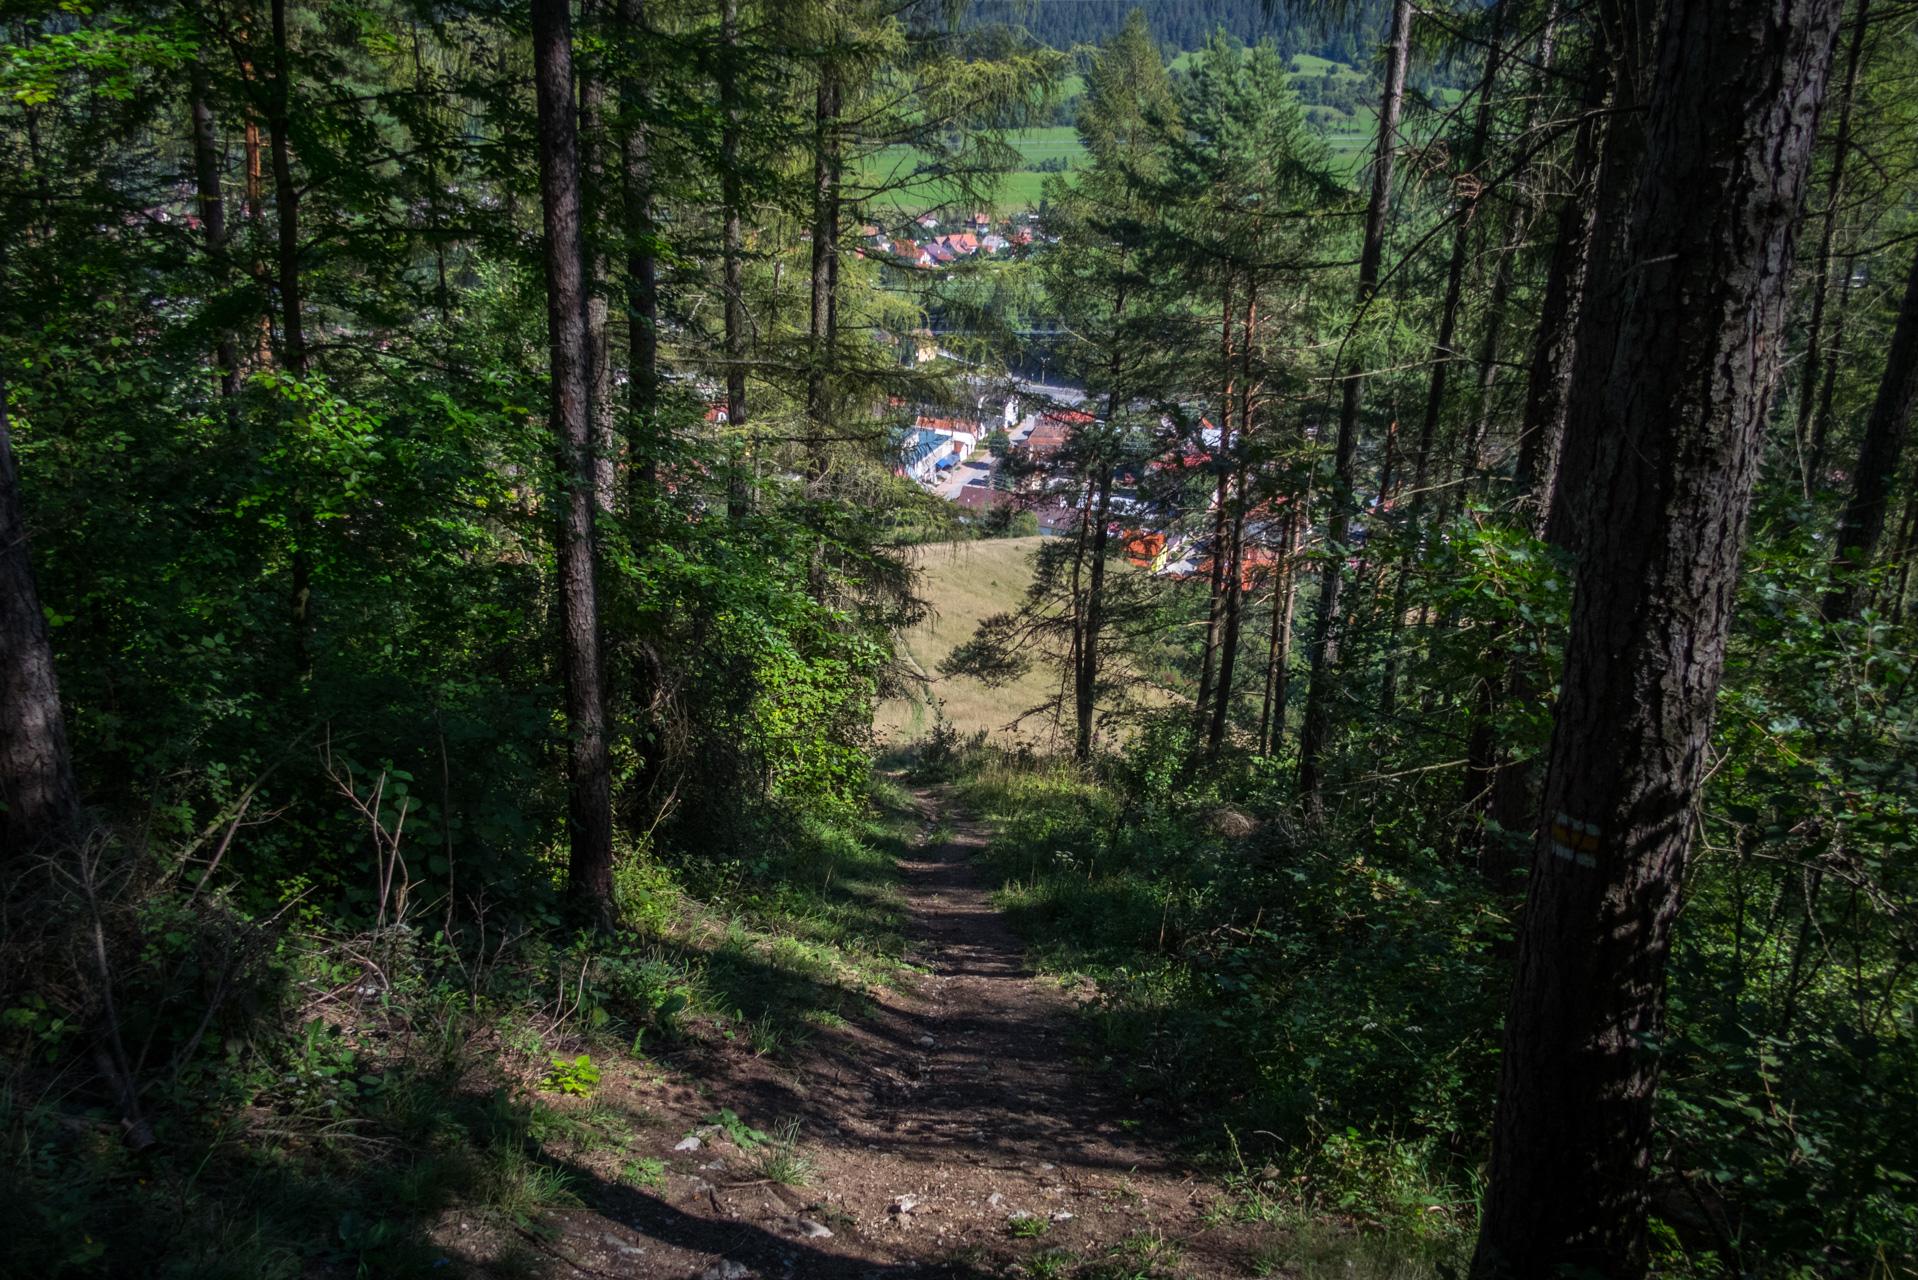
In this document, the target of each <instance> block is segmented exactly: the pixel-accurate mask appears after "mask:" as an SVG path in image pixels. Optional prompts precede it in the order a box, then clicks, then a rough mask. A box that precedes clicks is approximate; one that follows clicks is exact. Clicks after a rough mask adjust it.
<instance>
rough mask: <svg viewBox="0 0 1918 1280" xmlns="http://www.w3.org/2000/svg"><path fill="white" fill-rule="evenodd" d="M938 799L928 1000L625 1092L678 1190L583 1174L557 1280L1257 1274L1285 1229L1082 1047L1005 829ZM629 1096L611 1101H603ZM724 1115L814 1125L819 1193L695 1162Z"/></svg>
mask: <svg viewBox="0 0 1918 1280" xmlns="http://www.w3.org/2000/svg"><path fill="white" fill-rule="evenodd" d="M916 798H917V801H918V805H919V809H920V813H921V817H922V826H921V829H920V832H919V835H918V837H917V839H916V841H915V844H914V849H913V855H912V856H911V858H910V859H909V860H902V862H901V864H900V867H901V871H902V874H903V888H904V890H905V892H906V894H907V896H908V901H909V903H910V911H911V935H910V949H909V956H910V958H911V959H912V961H913V962H914V964H915V965H917V966H919V967H921V968H923V969H924V970H925V971H926V973H925V976H924V977H923V978H922V979H921V980H920V982H919V984H918V989H917V990H916V991H907V992H896V993H887V994H885V995H884V996H881V997H879V999H878V1005H879V1007H878V1008H877V1009H876V1010H875V1013H874V1016H872V1017H869V1018H863V1019H860V1020H859V1021H858V1022H857V1023H856V1024H851V1025H848V1027H846V1028H845V1029H843V1030H842V1031H839V1032H836V1033H835V1034H834V1036H833V1037H832V1042H831V1043H830V1044H825V1043H820V1044H818V1045H816V1046H814V1048H813V1049H812V1050H811V1051H810V1052H809V1053H808V1054H807V1055H806V1057H805V1059H804V1060H803V1061H802V1062H799V1063H797V1064H795V1065H794V1066H791V1067H788V1068H786V1069H777V1068H769V1067H768V1066H767V1065H766V1060H765V1059H755V1058H750V1057H746V1056H745V1055H743V1054H737V1053H735V1054H730V1055H728V1054H717V1055H712V1056H709V1057H707V1058H706V1059H704V1060H702V1061H700V1062H698V1063H697V1064H687V1066H688V1067H690V1068H691V1069H690V1070H686V1069H682V1070H681V1072H680V1073H679V1074H677V1075H676V1076H672V1077H668V1078H665V1079H660V1080H656V1081H644V1082H640V1083H638V1084H637V1085H636V1086H635V1087H634V1088H632V1090H631V1091H630V1093H629V1094H626V1096H627V1097H629V1098H630V1101H631V1103H633V1104H636V1105H637V1106H639V1107H643V1108H645V1109H647V1110H649V1111H651V1112H652V1113H653V1114H654V1115H655V1116H657V1117H659V1118H661V1119H663V1120H664V1122H665V1123H663V1124H656V1127H655V1128H654V1129H653V1130H652V1131H651V1133H642V1134H641V1135H640V1137H639V1138H638V1139H637V1140H636V1141H635V1143H634V1144H633V1146H632V1148H631V1149H629V1150H628V1151H626V1152H624V1153H622V1154H621V1157H620V1158H631V1157H632V1156H635V1155H642V1154H656V1155H657V1156H658V1158H661V1159H664V1160H665V1161H666V1163H667V1166H668V1169H669V1171H668V1172H666V1173H665V1174H664V1176H663V1179H662V1182H663V1185H660V1186H654V1187H646V1188H640V1187H632V1186H626V1185H620V1184H619V1183H618V1182H617V1181H615V1180H614V1178H613V1177H611V1176H609V1175H608V1174H607V1173H602V1172H600V1170H598V1169H584V1168H580V1169H576V1170H575V1171H574V1172H575V1173H576V1175H578V1174H584V1173H591V1174H592V1175H593V1181H594V1183H595V1184H596V1185H595V1186H593V1187H591V1188H587V1187H585V1186H577V1184H576V1186H577V1189H578V1190H579V1191H580V1193H581V1196H582V1199H583V1200H584V1201H585V1202H586V1203H587V1204H588V1205H591V1206H593V1207H592V1208H590V1209H577V1210H557V1211H554V1212H552V1213H550V1214H547V1215H543V1217H542V1218H541V1219H539V1220H538V1221H536V1222H535V1223H533V1224H532V1225H531V1228H530V1229H529V1230H524V1231H521V1232H520V1233H519V1234H520V1235H521V1236H522V1237H523V1239H524V1241H526V1242H530V1244H531V1245H532V1246H533V1248H534V1249H535V1250H536V1252H537V1254H539V1255H541V1257H540V1261H539V1263H538V1265H537V1266H536V1268H535V1273H536V1274H538V1275H541V1276H549V1277H560V1276H577V1275H589V1276H616V1277H635V1278H639V1277H644V1278H647V1280H652V1278H654V1277H657V1278H659V1280H700V1278H704V1280H747V1278H748V1277H766V1278H768V1280H785V1278H787V1277H795V1278H797V1277H813V1276H819V1277H844V1278H845V1280H877V1277H880V1276H888V1275H901V1276H904V1275H914V1276H927V1277H931V1276H942V1275H952V1276H987V1275H1021V1274H1032V1273H1033V1272H1034V1271H1035V1270H1036V1271H1038V1272H1039V1273H1040V1274H1057V1275H1064V1274H1070V1271H1071V1268H1072V1267H1073V1266H1074V1265H1075V1264H1098V1263H1103V1264H1106V1265H1107V1266H1109V1267H1111V1269H1110V1270H1109V1271H1101V1272H1100V1274H1107V1275H1115V1276H1125V1277H1131V1276H1181V1277H1193V1278H1194V1280H1199V1278H1203V1277H1214V1276H1221V1277H1222V1276H1237V1275H1247V1274H1251V1271H1250V1267H1249V1265H1248V1262H1249V1258H1248V1255H1249V1252H1250V1250H1251V1249H1252V1248H1253V1247H1255V1246H1256V1244H1257V1243H1258V1241H1259V1239H1260V1238H1261V1234H1262V1233H1260V1232H1259V1230H1258V1229H1257V1228H1255V1227H1249V1226H1243V1225H1235V1224H1232V1223H1230V1222H1226V1221H1223V1220H1221V1219H1222V1217H1223V1215H1222V1214H1221V1213H1220V1211H1221V1210H1223V1209H1224V1208H1225V1207H1226V1205H1225V1202H1224V1201H1223V1200H1222V1199H1221V1198H1220V1192H1219V1191H1218V1189H1217V1188H1216V1187H1215V1186H1212V1185H1210V1184H1208V1183H1207V1181H1206V1180H1205V1179H1204V1178H1202V1177H1200V1176H1198V1175H1197V1174H1196V1173H1194V1172H1193V1171H1192V1170H1191V1169H1190V1168H1189V1167H1187V1166H1185V1165H1182V1164H1180V1163H1179V1156H1178V1150H1177V1140H1178V1137H1179V1134H1178V1133H1177V1132H1158V1133H1155V1132H1154V1125H1153V1123H1152V1122H1151V1121H1149V1120H1146V1121H1141V1120H1137V1119H1134V1118H1133V1117H1132V1115H1131V1114H1130V1113H1131V1111H1132V1110H1133V1109H1132V1108H1130V1107H1128V1106H1127V1105H1126V1099H1125V1098H1124V1096H1123V1095H1122V1094H1121V1093H1120V1092H1119V1090H1118V1087H1117V1084H1116V1082H1114V1081H1113V1080H1111V1079H1110V1078H1109V1077H1110V1074H1111V1073H1110V1072H1109V1071H1101V1070H1098V1069H1095V1068H1094V1067H1093V1066H1092V1065H1090V1064H1089V1063H1087V1062H1085V1061H1083V1060H1080V1059H1078V1058H1076V1057H1075V1054H1074V1049H1073V1044H1074V1038H1075V1036H1074V1028H1073V1019H1074V1007H1073V1002H1072V999H1071V996H1070V995H1069V993H1067V992H1065V991H1063V990H1061V988H1060V986H1059V984H1058V983H1057V982H1054V981H1050V980H1047V979H1043V978H1040V977H1037V976H1034V975H1033V974H1032V973H1031V972H1030V971H1029V970H1028V969H1027V968H1026V966H1025V963H1024V947H1023V944H1022V943H1021V942H1020V940H1019V939H1018V938H1017V937H1016V936H1015V935H1014V934H1013V933H1012V932H1011V931H1010V929H1008V928H1007V926H1006V923H1005V921H1004V919H1003V918H1002V917H1001V915H1000V914H999V912H998V911H997V910H996V909H995V908H994V907H993V906H992V902H991V890H990V888H989V887H988V884H987V878H986V876H985V875H984V874H983V873H982V872H981V871H980V869H979V868H978V867H976V866H975V865H974V860H975V858H976V857H977V856H978V855H979V854H980V852H981V851H982V850H983V849H984V848H985V846H986V843H987V834H986V832H985V831H984V830H983V829H982V828H981V827H980V826H978V825H977V824H975V823H973V822H971V821H968V820H967V819H965V818H964V817H963V816H960V815H958V814H957V813H956V811H955V810H954V809H953V807H952V804H951V801H950V800H949V799H948V798H947V797H946V795H945V794H944V793H943V791H942V789H939V788H929V789H922V790H921V791H919V792H917V793H916ZM942 830H943V831H949V832H950V833H951V834H950V835H949V836H947V837H945V838H940V839H935V833H936V832H940V831H942ZM823 1039H824V1038H823V1037H822V1040H823ZM620 1100H621V1098H620V1091H616V1090H608V1091H605V1092H603V1093H602V1095H601V1098H600V1100H599V1104H600V1105H601V1106H607V1105H618V1103H619V1101H620ZM721 1108H729V1109H731V1110H733V1111H735V1112H737V1113H738V1114H739V1115H740V1116H741V1117H743V1118H744V1119H746V1120H747V1121H749V1122H751V1123H754V1124H758V1125H760V1126H762V1127H765V1128H770V1127H771V1126H772V1124H773V1123H774V1122H775V1121H776V1120H778V1119H781V1118H784V1117H793V1118H797V1119H799V1120H800V1122H801V1124H802V1126H803V1130H802V1132H803V1134H804V1148H805V1150H806V1153H807V1154H808V1155H810V1156H811V1158H812V1159H813V1161H814V1164H815V1169H814V1172H813V1173H812V1175H811V1176H810V1177H809V1178H808V1179H807V1181H806V1183H805V1185H803V1186H801V1187H793V1186H783V1185H778V1184H776V1183H771V1182H768V1181H766V1180H764V1179H763V1178H760V1177H758V1176H757V1172H758V1171H756V1170H754V1168H753V1159H754V1157H753V1153H752V1152H750V1151H743V1150H741V1149H740V1148H739V1147H737V1146H735V1145H734V1144H733V1143H732V1142H730V1141H727V1140H726V1138H725V1135H724V1134H723V1133H715V1132H711V1131H710V1130H706V1131H705V1132H706V1140H705V1141H704V1142H703V1143H702V1145H701V1146H700V1148H699V1149H698V1150H695V1151H692V1152H686V1151H680V1150H676V1149H675V1146H676V1144H677V1143H679V1142H681V1141H683V1139H682V1137H681V1135H683V1134H685V1133H687V1132H688V1130H689V1129H691V1130H694V1131H699V1129H700V1126H699V1122H700V1119H701V1117H702V1116H703V1115H712V1114H715V1113H717V1112H718V1111H719V1110H720V1109H721ZM653 1149H656V1152H655V1151H654V1150H653ZM451 1225H452V1224H450V1223H449V1224H448V1226H449V1227H450V1226H451ZM826 1232H830V1233H831V1234H830V1235H828V1234H824V1233H826ZM489 1234H491V1233H489ZM441 1239H442V1241H443V1242H444V1243H445V1245H446V1246H447V1247H448V1248H449V1251H452V1252H457V1253H462V1254H464V1255H465V1258H466V1259H467V1260H469V1261H471V1262H474V1263H479V1264H480V1265H481V1267H483V1268H485V1270H487V1271H489V1272H490V1271H491V1270H492V1268H490V1267H485V1263H484V1262H483V1261H482V1259H484V1258H485V1257H486V1254H488V1253H491V1252H493V1250H492V1249H488V1248H486V1247H485V1246H484V1245H482V1243H481V1240H480V1239H479V1238H478V1237H469V1241H468V1248H467V1249H460V1248H459V1247H458V1241H457V1233H455V1232H451V1231H448V1232H447V1233H445V1234H443V1235H442V1236H441ZM490 1243H492V1245H493V1246H494V1247H495V1248H497V1247H498V1246H499V1245H500V1244H501V1243H502V1242H501V1241H500V1240H499V1239H498V1238H497V1237H495V1239H494V1240H493V1241H491V1242H490ZM506 1243H509V1244H510V1242H506ZM474 1245H480V1246H481V1247H480V1248H478V1249H474V1248H473V1247H472V1246H474ZM524 1248H525V1245H521V1249H522V1253H523V1251H524ZM476 1255H477V1256H476ZM1035 1255H1036V1256H1035ZM529 1261H530V1259H529ZM1115 1264H1116V1265H1115ZM522 1274H524V1271H522Z"/></svg>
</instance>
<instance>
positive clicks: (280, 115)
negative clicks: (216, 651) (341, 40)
mask: <svg viewBox="0 0 1918 1280" xmlns="http://www.w3.org/2000/svg"><path fill="white" fill-rule="evenodd" d="M292 113H293V64H292V53H291V50H290V49H289V47H288V45H287V39H286V0H273V75H272V76H271V77H270V78H269V79H268V81H267V119H266V131H267V142H268V150H269V152H270V153H271V157H272V164H273V210H274V220H275V222H276V223H277V225H278V232H279V235H278V241H279V261H278V267H279V290H280V359H281V362H282V364H283V365H284V366H285V367H286V369H287V371H288V372H289V373H291V374H292V375H293V376H294V377H296V378H304V377H305V376H306V373H307V364H306V354H307V353H306V329H305V325H304V321H303V319H302V316H303V313H304V311H305V302H304V299H303V298H302V297H301V292H300V189H299V188H298V187H297V186H295V185H294V184H293V142H292V136H291V134H292V127H293V114H292ZM291 523H292V526H293V547H292V565H291V569H292V577H293V584H292V592H291V609H290V613H291V621H292V630H293V667H294V670H295V671H296V672H297V673H298V674H299V676H300V677H301V678H302V679H305V678H306V677H307V676H309V675H310V674H311V673H312V670H313V648H312V645H311V644H310V643H309V642H310V640H311V637H312V633H313V629H314V617H313V559H312V555H311V553H310V552H309V551H308V549H307V547H306V545H305V544H306V539H307V537H308V536H309V535H310V534H311V533H312V532H313V524H314V522H313V517H312V515H311V513H310V512H308V511H307V510H306V509H305V508H304V507H302V506H296V507H295V509H294V511H293V514H292V520H291Z"/></svg>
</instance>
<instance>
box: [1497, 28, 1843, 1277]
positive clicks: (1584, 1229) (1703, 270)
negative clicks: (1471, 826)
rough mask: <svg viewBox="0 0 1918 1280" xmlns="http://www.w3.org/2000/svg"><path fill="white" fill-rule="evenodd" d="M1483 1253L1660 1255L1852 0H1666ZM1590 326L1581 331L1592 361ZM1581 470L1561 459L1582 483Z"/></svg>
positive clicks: (1515, 1265)
mask: <svg viewBox="0 0 1918 1280" xmlns="http://www.w3.org/2000/svg"><path fill="white" fill-rule="evenodd" d="M1663 10H1664V13H1663V19H1662V22H1661V27H1660V32H1659V37H1658V44H1657V55H1656V61H1655V68H1656V71H1655V77H1654V82H1653V86H1652V91H1651V94H1650V97H1649V110H1648V112H1647V114H1646V120H1647V122H1648V123H1647V132H1646V145H1645V161H1644V166H1643V170H1642V178H1641V182H1640V184H1639V190H1638V192H1637V194H1636V196H1635V198H1634V200H1633V202H1632V239H1631V244H1630V249H1629V252H1628V253H1627V255H1626V256H1625V257H1624V259H1623V260H1622V261H1621V265H1622V266H1625V267H1626V268H1627V270H1625V271H1623V272H1621V273H1620V276H1619V280H1620V284H1619V292H1620V298H1619V303H1618V305H1617V306H1616V307H1612V308H1608V309H1607V310H1608V312H1609V315H1608V319H1609V321H1610V325H1611V327H1612V330H1613V332H1612V333H1611V334H1610V336H1609V340H1608V341H1606V342H1604V344H1603V350H1604V352H1605V357H1606V361H1607V367H1606V368H1605V370H1604V371H1603V376H1601V377H1596V378H1593V379H1592V380H1591V382H1592V384H1593V385H1595V386H1596V387H1597V388H1598V393H1599V394H1598V397H1597V399H1596V401H1595V403H1594V404H1593V405H1591V406H1590V411H1591V416H1592V417H1593V418H1594V419H1595V420H1596V425H1597V426H1598V427H1599V430H1598V431H1597V432H1595V434H1594V447H1593V448H1592V449H1591V450H1590V455H1589V456H1590V458H1591V461H1592V465H1591V467H1590V468H1589V470H1588V471H1586V472H1585V474H1584V476H1583V479H1584V483H1583V484H1582V485H1580V486H1579V488H1578V490H1577V492H1576V501H1577V503H1578V505H1579V510H1578V511H1577V512H1576V513H1575V514H1576V517H1577V524H1578V527H1579V528H1580V530H1581V532H1582V535H1583V536H1582V540H1581V541H1582V555H1581V571H1580V576H1579V581H1578V586H1577V591H1576V598H1575V601H1574V604H1573V611H1572V624H1571V631H1570V635H1569V638H1568V641H1567V645H1566V652H1565V674H1564V680H1563V684H1562V686H1561V693H1560V701H1559V705H1558V711H1557V715H1556V719H1555V723H1554V727H1553V734H1552V745H1551V753H1550V764H1549V769H1548V772H1547V779H1548V781H1547V785H1546V792H1545V803H1544V808H1543V814H1544V821H1542V822H1541V824H1540V825H1541V828H1542V830H1541V831H1540V834H1539V840H1538V846H1537V852H1536V854H1535V857H1534V863H1533V870H1532V876H1531V883H1530V890H1529V894H1528V898H1527V902H1526V905H1525V912H1524V923H1523V927H1522V932H1521V935H1520V938H1519V959H1518V976H1517V981H1516V983H1515V985H1514V988H1513V992H1512V996H1511V1001H1510V1005H1509V1008H1508V1011H1507V1015H1506V1023H1505V1025H1506V1032H1505V1045H1504V1051H1503V1053H1502V1055H1501V1061H1500V1075H1499V1092H1498V1102H1497V1109H1496V1118H1495V1127H1494V1132H1493V1147H1492V1161H1491V1171H1490V1185H1489V1190H1488V1194H1487V1198H1486V1201H1485V1208H1484V1213H1483V1218H1482V1226H1481V1230H1480V1235H1479V1241H1478V1250H1477V1254H1476V1256H1475V1258H1474V1260H1473V1271H1474V1274H1476V1275H1479V1276H1492V1275H1506V1276H1512V1277H1524V1278H1526V1280H1529V1278H1530V1277H1539V1276H1552V1275H1558V1274H1562V1273H1563V1272H1564V1270H1565V1269H1567V1268H1576V1269H1580V1270H1583V1271H1588V1272H1595V1273H1597V1274H1599V1275H1604V1276H1607V1277H1610V1278H1611V1280H1624V1278H1625V1277H1629V1276H1635V1275H1642V1274H1643V1273H1644V1271H1645V1268H1646V1262H1647V1255H1646V1246H1645V1219H1646V1207H1647V1197H1648V1191H1649V1182H1650V1165H1651V1136H1652V1107H1653V1102H1654V1097H1655V1092H1656V1084H1657V1058H1656V1056H1655V1054H1654V1053H1653V1052H1652V1051H1650V1050H1649V1049H1648V1048H1647V1044H1646V1042H1647V1040H1648V1039H1650V1038H1652V1037H1654V1036H1656V1035H1657V1034H1658V1032H1659V1031H1660V1029H1661V1025H1662V1018H1663V1011H1664V985H1665V961H1666V957H1667V954H1668V951H1669V947H1670V941H1671V928H1672V920H1673V917H1674V916H1675V915H1676V913H1677V908H1678V895H1679V887H1680V883H1681V877H1682V871H1683V864H1684V858H1685V852H1686V847H1687V845H1688V843H1689V840H1690V837H1691V825H1690V824H1691V815H1692V812H1693V808H1694V804H1695V801H1696V799H1697V796H1698V792H1699V788H1700V786H1701V785H1702V778H1703V772H1704V770H1703V765H1704V757H1705V748H1706V740H1707V736H1708V733H1709V730H1710V725H1711V716H1712V707H1713V702H1714V700H1715V697H1716V694H1717V691H1718V683H1719V678H1720V676H1721V674H1722V671H1723V666H1724V657H1725V647H1726V643H1727V637H1728V634H1729V631H1730V623H1731V615H1732V606H1733V601H1734V598H1735V589H1736V585H1737V572H1738V559H1739V554H1740V551H1741V549H1742V546H1743V543H1744V538H1745V530H1746V521H1747V517H1748V514H1749V511H1750V506H1751V492H1752V485H1753V482H1754V480H1755V478H1756V476H1757V472H1758V465H1759V460H1760V455H1761V451H1762V443H1763V441H1762V436H1763V426H1764V421H1765V416H1766V410H1767V408H1768V406H1769V401H1770V399H1771V394H1772V389H1773V385H1774V383H1775V381H1776V372H1777V368H1776V351H1777V347H1778V339H1779V337H1780V334H1781V332H1782V329H1783V325H1784V318H1785V312H1786V308H1787V300H1788V296H1789V280H1788V277H1787V272H1788V270H1789V264H1790V263H1791V261H1792V250H1793V244H1792V240H1793V234H1794V229H1795V222H1796V219H1797V217H1798V214H1799V211H1800V209H1801V207H1802V202H1803V195H1804V188H1805V181H1806V173H1807V169H1808V167H1809V161H1810V155H1811V147H1812V139H1813V135H1814V134H1815V132H1816V114H1817V105H1818V102H1819V99H1820V97H1821V96H1822V94H1823V92H1824V89H1825V83H1826V78H1827V76H1828V74H1829V72H1830V66H1831V57H1832V50H1833V46H1834V43H1835V40H1836V34H1837V28H1838V17H1839V4H1838V0H1668V2H1667V3H1666V4H1665V5H1664V6H1663ZM1592 349H1593V347H1591V346H1587V345H1586V344H1583V343H1581V350H1580V355H1579V359H1580V361H1581V363H1582V362H1583V361H1584V360H1586V359H1587V358H1589V355H1590V352H1591V351H1592ZM1564 479H1565V476H1564V475H1561V485H1560V488H1561V491H1563V490H1564V488H1565V485H1564V483H1563V482H1564Z"/></svg>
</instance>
